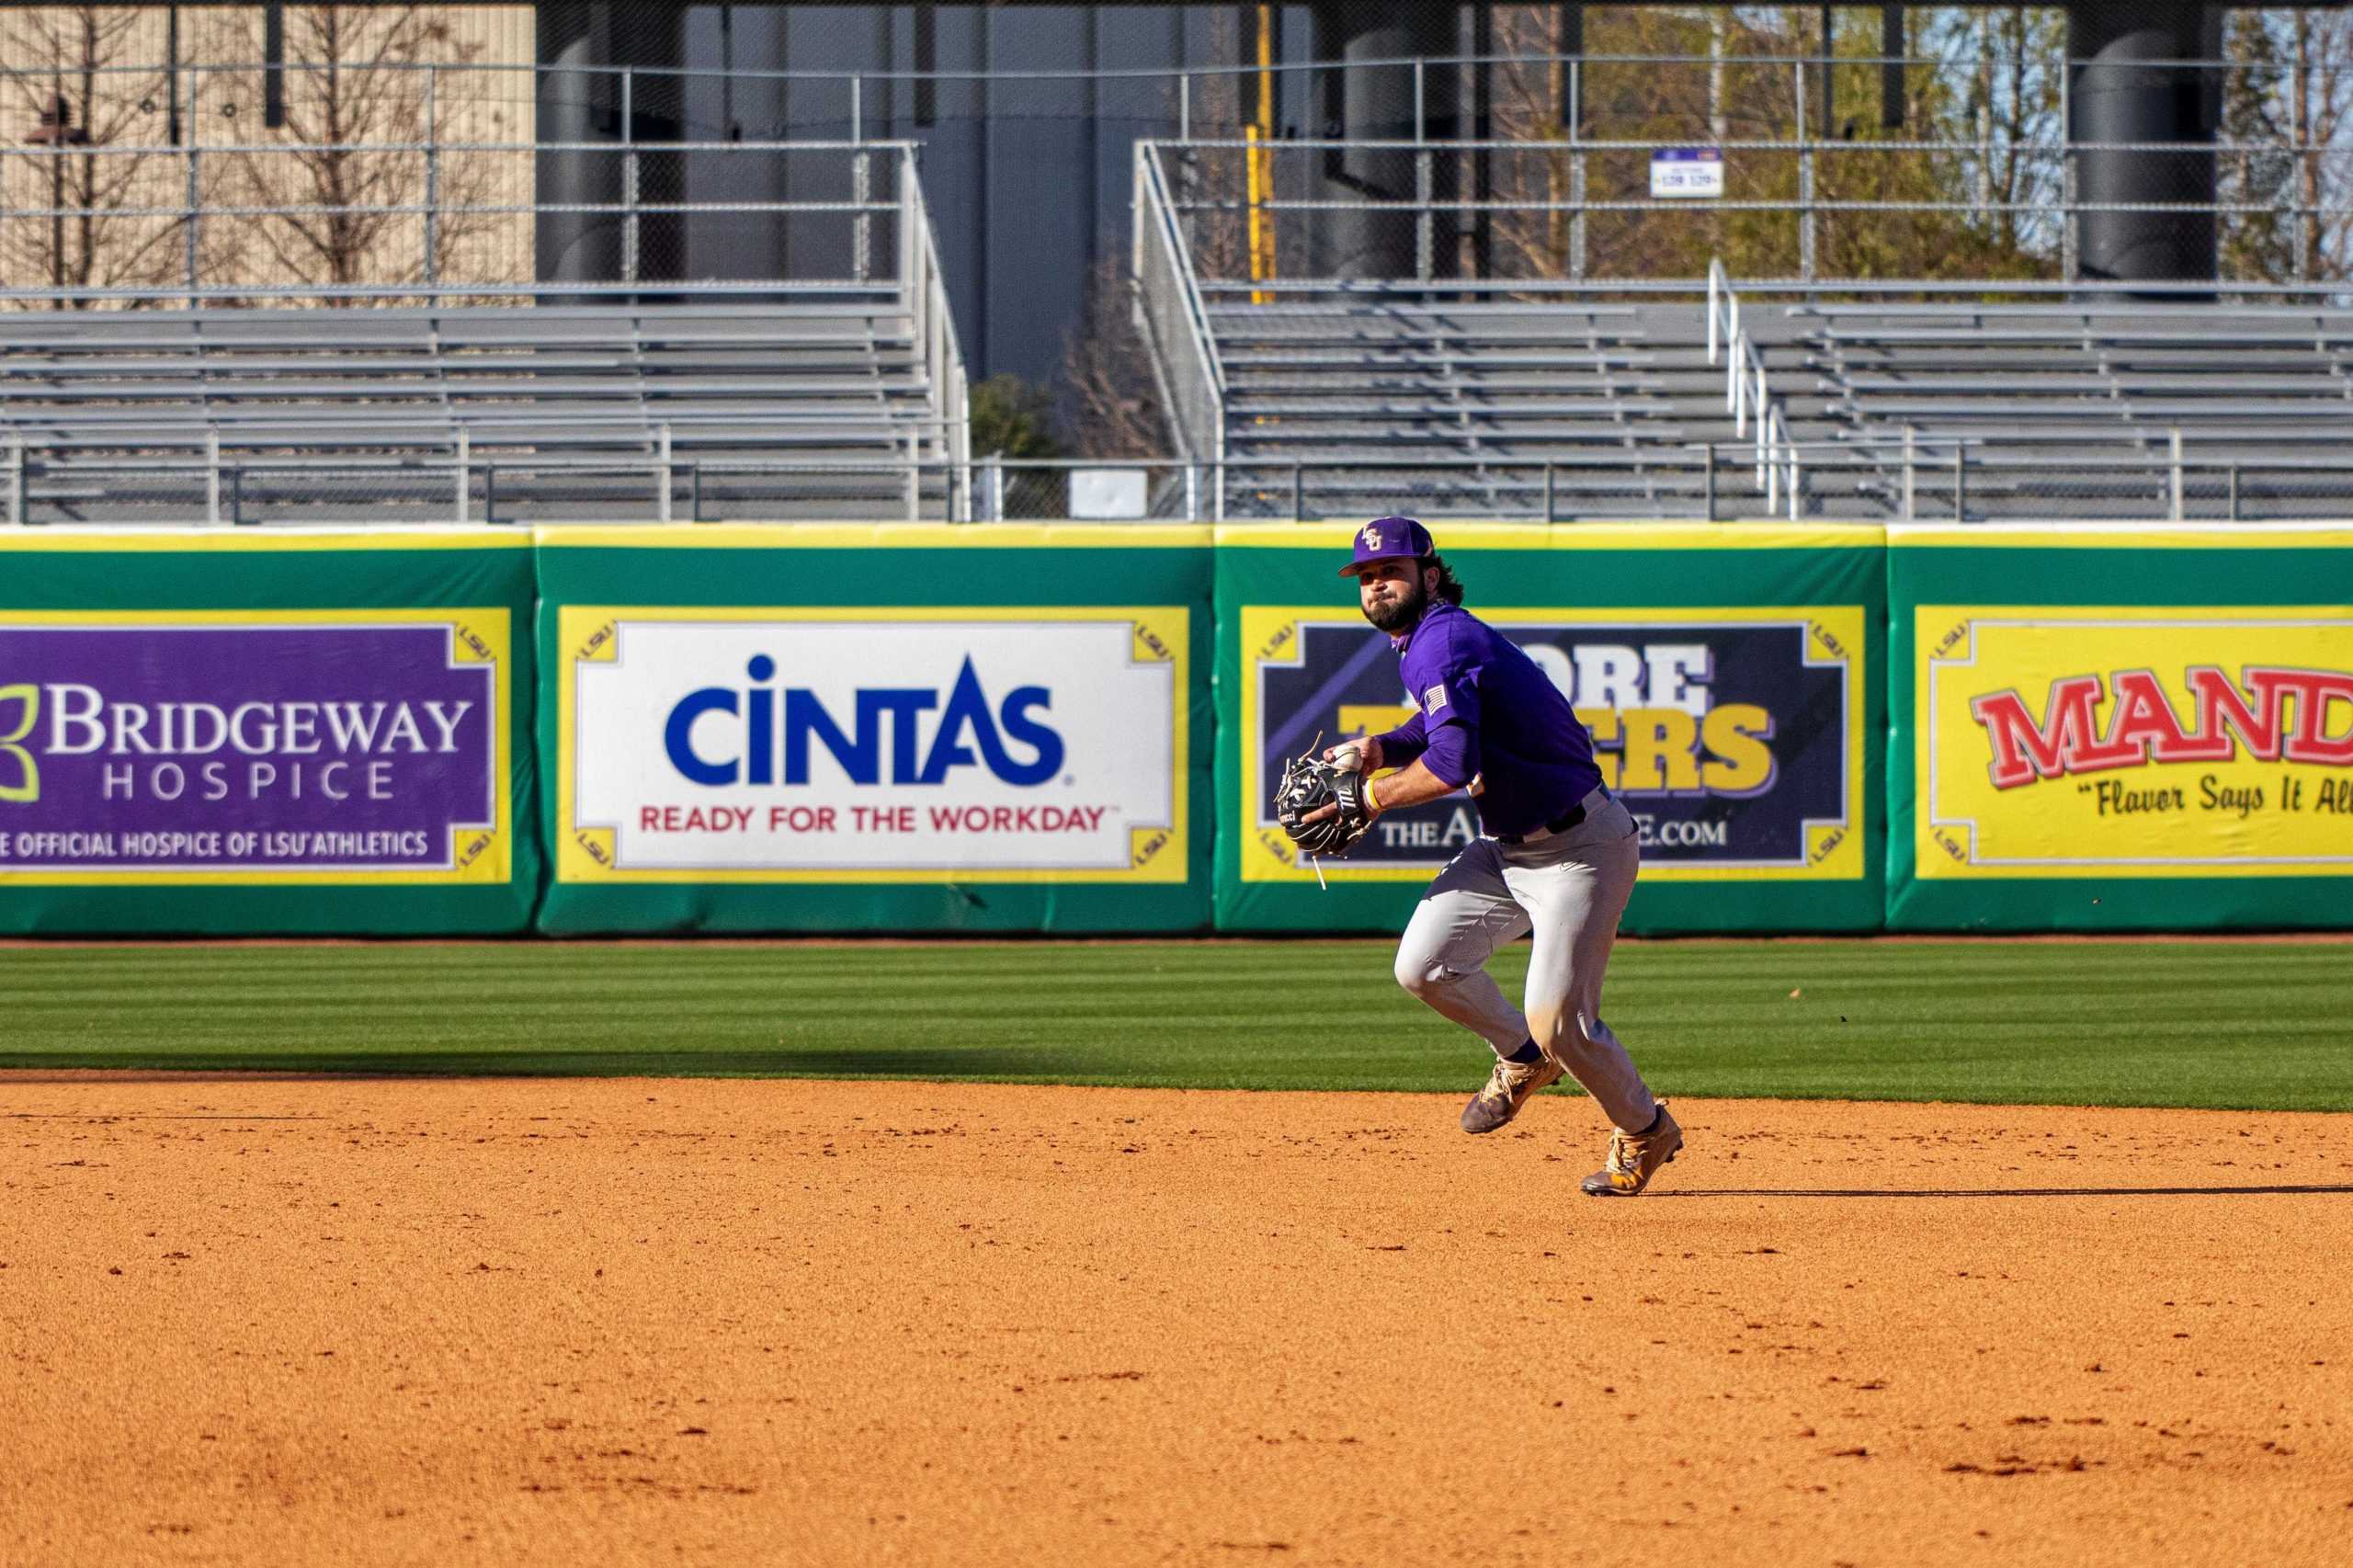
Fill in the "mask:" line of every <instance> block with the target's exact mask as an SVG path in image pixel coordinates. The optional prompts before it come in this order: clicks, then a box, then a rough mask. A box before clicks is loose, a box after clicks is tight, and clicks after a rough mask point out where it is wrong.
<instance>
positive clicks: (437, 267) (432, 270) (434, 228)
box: [425, 65, 465, 522]
mask: <svg viewBox="0 0 2353 1568" xmlns="http://www.w3.org/2000/svg"><path fill="white" fill-rule="evenodd" d="M439 79H440V73H439V72H438V71H437V70H435V69H434V68H433V67H432V66H430V65H428V66H426V68H425V280H426V282H427V283H438V282H440V281H441V262H440V250H441V142H440V136H439V134H438V131H437V129H436V126H435V115H434V98H435V96H436V93H435V87H436V84H437V83H438V81H439ZM458 520H459V521H460V522H463V521H464V520H465V518H464V517H463V516H462V515H461V516H460V517H459V519H458Z"/></svg>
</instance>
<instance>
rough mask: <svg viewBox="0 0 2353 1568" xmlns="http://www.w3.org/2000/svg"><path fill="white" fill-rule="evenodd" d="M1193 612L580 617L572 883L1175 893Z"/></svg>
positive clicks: (584, 612)
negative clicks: (1072, 886) (918, 884)
mask: <svg viewBox="0 0 2353 1568" xmlns="http://www.w3.org/2000/svg"><path fill="white" fill-rule="evenodd" d="M1187 619H1188V615H1187V610H1186V608H1184V607H1182V606H1175V605H1165V606H1153V607H1129V608H1116V609H1114V608H970V607H966V608H953V609H933V608H893V609H887V610H859V611H843V610H836V609H827V608H800V609H794V608H734V607H729V608H670V609H648V608H609V607H604V606H596V605H567V606H565V607H564V608H563V614H562V619H561V622H560V628H561V630H560V642H559V646H560V648H561V649H562V651H563V653H562V657H563V690H562V697H561V702H562V710H561V725H562V728H561V733H562V735H563V741H562V746H563V754H562V759H561V761H562V769H561V773H560V775H559V779H560V782H559V790H560V799H559V806H560V812H561V821H562V823H563V836H562V838H561V840H560V842H559V845H558V852H557V862H556V864H557V875H558V877H559V879H560V880H562V881H590V882H593V881H777V882H791V881H873V880H902V881H927V880H937V879H938V878H941V877H953V878H957V879H961V880H965V881H982V882H985V881H1058V880H1071V881H1146V882H1148V881H1184V880H1185V877H1186V874H1187V873H1186V856H1185V849H1184V841H1183V840H1184V825H1183V824H1184V820H1185V816H1184V808H1185V794H1186V771H1187V767H1186V744H1187V736H1186V734H1185V730H1184V726H1183V725H1182V724H1181V723H1180V722H1179V719H1180V714H1181V710H1182V697H1183V693H1184V691H1185V686H1186V671H1185V665H1186V662H1187V653H1186V649H1187V647H1188V641H1189V639H1188V630H1187Z"/></svg>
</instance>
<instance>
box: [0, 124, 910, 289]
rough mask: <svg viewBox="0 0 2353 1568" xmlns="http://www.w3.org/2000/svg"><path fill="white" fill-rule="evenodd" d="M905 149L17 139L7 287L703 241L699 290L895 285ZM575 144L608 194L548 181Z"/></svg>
mask: <svg viewBox="0 0 2353 1568" xmlns="http://www.w3.org/2000/svg"><path fill="white" fill-rule="evenodd" d="M898 154H899V149H897V148H896V147H893V146H889V145H883V144H876V143H842V142H696V143H665V144H662V145H660V146H658V147H649V148H639V147H631V146H621V147H616V146H613V145H611V144H609V143H605V142H558V143H544V142H541V143H533V142H506V143H488V142H455V143H440V142H426V143H420V144H415V145H395V146H386V145H368V144H359V143H340V144H318V145H287V144H278V143H264V144H229V145H223V146H211V147H199V146H190V147H188V148H186V149H181V150H177V151H173V152H169V153H165V152H162V151H159V150H157V149H153V148H141V147H82V148H46V147H10V146H0V258H6V259H7V261H8V266H7V267H6V272H5V274H0V303H5V304H13V305H15V306H17V307H18V308H44V307H48V308H53V307H56V306H59V305H63V304H72V305H75V306H77V307H86V306H88V305H90V304H93V303H103V302H108V301H129V300H161V299H166V298H169V297H172V296H174V295H176V296H178V297H180V298H183V299H203V298H208V297H211V298H219V297H229V296H242V297H248V298H268V297H278V298H306V297H312V298H325V297H331V292H332V291H335V290H374V291H376V292H377V293H378V294H379V295H380V296H382V297H391V296H392V295H396V294H397V291H398V290H403V289H407V288H416V289H419V290H429V291H432V292H434V293H436V294H438V295H440V296H441V297H443V298H445V299H446V298H449V297H450V296H452V295H460V296H462V295H463V294H464V292H465V291H466V290H469V289H479V290H483V291H484V292H485V293H486V294H489V293H506V292H507V291H509V290H513V289H514V288H517V287H518V286H519V287H528V286H530V285H533V284H535V283H538V282H540V281H542V280H551V281H557V282H578V283H583V284H589V283H616V284H629V285H640V284H644V285H653V284H662V283H671V284H676V283H679V282H682V281H684V280H686V279H688V278H689V277H691V276H692V274H691V271H690V268H691V264H692V260H693V258H695V257H700V258H702V260H703V262H704V263H705V264H706V268H707V270H706V271H705V273H704V275H703V276H701V277H700V278H697V279H695V281H694V283H693V285H692V286H693V287H696V288H699V289H710V288H712V287H714V286H723V287H728V288H733V289H736V290H742V289H743V288H744V287H745V285H759V284H785V283H790V284H795V285H808V284H813V283H828V282H839V283H849V284H860V285H888V284H890V283H892V281H894V280H895V279H896V278H897V277H898V276H899V266H900V259H901V256H902V252H901V236H900V233H899V222H900V214H901V209H902V207H903V205H904V202H903V192H902V189H901V183H900V182H901V178H902V174H903V171H904V159H903V158H902V157H900V156H899V155H898ZM559 159H561V160H565V161H566V162H567V164H568V167H569V173H570V182H571V183H572V184H574V186H576V187H579V188H581V189H583V190H585V191H587V192H589V193H591V194H593V195H595V196H596V197H597V198H598V199H594V200H584V201H537V200H534V199H533V190H534V182H535V180H536V179H537V178H538V177H539V174H538V171H539V170H540V168H541V167H542V165H545V164H546V163H547V162H549V161H551V160H559ZM688 159H693V160H697V162H695V163H693V164H691V165H690V164H689V163H688V161H687V160H688ZM91 189H104V190H108V191H112V192H115V193H116V199H114V201H113V204H112V205H110V206H108V207H106V208H104V209H103V210H99V209H94V208H91V207H89V206H87V205H83V204H78V203H77V198H76V194H75V193H76V192H82V191H87V190H91ZM698 191H700V192H702V195H701V196H700V197H699V198H698V196H697V194H696V193H697V192H698ZM59 258H62V261H63V264H62V265H59V264H58V260H59ZM543 264H544V265H543ZM61 279H62V281H61ZM313 288H316V289H318V290H327V291H329V292H327V293H318V294H313V293H312V292H311V290H313Z"/></svg>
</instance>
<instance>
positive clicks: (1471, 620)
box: [1381, 599, 1601, 835]
mask: <svg viewBox="0 0 2353 1568" xmlns="http://www.w3.org/2000/svg"><path fill="white" fill-rule="evenodd" d="M1391 641H1392V642H1395V643H1396V645H1397V648H1398V651H1399V653H1401V654H1402V655H1403V659H1402V661H1401V665H1402V673H1403V675H1404V679H1405V690H1406V693H1407V695H1408V696H1409V697H1411V698H1412V699H1413V702H1414V707H1415V713H1414V716H1413V717H1412V718H1411V719H1409V720H1407V721H1406V722H1404V724H1403V725H1401V726H1399V727H1398V728H1396V729H1394V730H1392V731H1390V732H1389V733H1386V734H1384V735H1382V736H1381V761H1382V762H1383V764H1384V765H1386V766H1389V767H1404V766H1405V765H1406V764H1407V763H1409V762H1412V761H1413V760H1414V759H1415V757H1421V758H1422V759H1423V760H1424V762H1425V763H1426V764H1427V767H1428V768H1429V770H1430V771H1431V772H1432V773H1434V774H1436V775H1437V776H1438V778H1439V779H1440V780H1441V781H1442V782H1445V783H1448V784H1453V785H1457V786H1461V785H1464V784H1468V783H1469V782H1470V781H1471V779H1472V777H1473V776H1474V775H1483V776H1484V792H1483V794H1481V795H1480V796H1479V799H1478V803H1479V821H1480V823H1481V824H1482V825H1483V827H1484V828H1485V829H1486V831H1487V832H1489V833H1491V834H1495V835H1504V834H1522V833H1529V832H1533V831H1534V830H1536V829H1538V828H1540V827H1542V826H1543V825H1544V824H1546V823H1549V822H1552V821H1554V820H1556V819H1558V818H1559V817H1561V816H1562V815H1563V814H1564V813H1566V812H1568V810H1569V809H1570V808H1571V807H1573V806H1574V805H1575V804H1576V803H1577V802H1578V801H1582V800H1584V799H1585V798H1586V795H1587V794H1588V793H1590V792H1591V791H1592V790H1593V789H1594V787H1595V786H1596V785H1597V784H1599V783H1600V782H1601V770H1600V768H1598V767H1596V766H1595V765H1594V760H1593V737H1592V736H1591V735H1590V734H1588V733H1586V727H1585V725H1584V724H1582V723H1580V722H1578V720H1577V716H1576V714H1575V713H1574V712H1573V711H1572V710H1570V708H1569V701H1568V699H1567V698H1565V697H1563V696H1562V695H1561V692H1560V688H1559V687H1555V686H1554V685H1553V684H1552V681H1551V680H1550V679H1548V678H1547V677H1546V676H1545V674H1544V672H1543V671H1542V670H1540V669H1538V668H1537V667H1536V661H1535V660H1533V659H1530V658H1529V656H1528V655H1527V654H1526V653H1522V652H1521V651H1520V649H1519V647H1518V644H1517V643H1514V642H1511V641H1510V640H1509V639H1507V638H1506V637H1505V636H1504V635H1503V634H1502V633H1501V632H1499V631H1495V628H1493V627H1491V626H1489V625H1488V624H1487V623H1486V622H1485V621H1483V620H1481V619H1479V618H1478V617H1477V616H1475V615H1472V613H1471V612H1470V611H1468V610H1465V609H1462V608H1460V607H1458V606H1455V605H1450V604H1448V603H1446V602H1445V601H1444V600H1442V599H1433V600H1431V602H1430V607H1429V608H1428V609H1427V611H1425V612H1424V613H1423V615H1422V619H1421V620H1420V622H1419V623H1418V624H1416V625H1415V628H1414V629H1413V630H1412V631H1409V632H1407V633H1406V634H1405V635H1404V636H1403V637H1399V638H1392V639H1391Z"/></svg>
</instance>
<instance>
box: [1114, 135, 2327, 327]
mask: <svg viewBox="0 0 2353 1568" xmlns="http://www.w3.org/2000/svg"><path fill="white" fill-rule="evenodd" d="M1695 151H1702V152H1704V153H1707V154H1709V156H1708V157H1707V159H1706V160H1705V162H1704V165H1702V166H1704V167H1706V168H1707V169H1708V170H1709V171H1710V173H1709V176H1708V184H1707V186H1706V189H1707V190H1708V191H1709V194H1707V195H1705V196H1700V197H1693V196H1688V195H1686V196H1666V195H1662V194H1661V193H1660V191H1661V172H1662V170H1663V169H1672V168H1679V167H1684V166H1689V165H1692V164H1699V162H1700V161H1699V160H1697V159H1693V160H1689V161H1688V163H1687V162H1686V160H1684V158H1683V156H1682V155H1683V154H1686V153H1693V152H1695ZM1156 152H1157V153H1158V155H1159V156H1160V158H1161V159H1162V161H1163V163H1164V165H1165V166H1168V167H1169V168H1171V169H1172V171H1173V172H1171V173H1170V174H1169V176H1167V184H1168V186H1169V187H1170V188H1171V189H1172V191H1173V192H1174V195H1173V199H1172V206H1173V209H1174V210H1175V212H1176V218H1177V222H1178V223H1179V225H1180V227H1181V229H1182V232H1183V233H1185V234H1186V236H1187V238H1188V245H1189V248H1190V253H1191V255H1192V256H1193V257H1194V259H1195V262H1196V265H1197V267H1198V268H1199V277H1200V278H1202V279H1203V280H1205V281H1215V282H1223V283H1243V282H1247V283H1254V284H1259V285H1263V286H1265V289H1266V291H1267V292H1268V293H1273V292H1279V291H1280V289H1281V286H1283V285H1285V284H1292V285H1298V286H1304V287H1312V286H1314V285H1316V284H1319V283H1328V282H1332V281H1341V280H1386V281H1396V282H1415V281H1418V282H1430V281H1434V280H1444V279H1466V278H1467V279H1492V280H1497V281H1505V282H1510V281H1521V280H1526V281H1542V280H1570V281H1575V282H1580V283H1582V282H1587V281H1594V282H1600V281H1610V280H1627V281H1634V280H1655V279H1697V278H1701V277H1704V276H1705V275H1706V272H1707V268H1708V265H1709V263H1710V261H1711V259H1714V260H1721V261H1722V263H1723V265H1724V266H1725V267H1727V268H1728V269H1729V270H1730V271H1732V272H1733V274H1735V275H1736V276H1739V277H1743V278H1752V279H1789V280H1794V281H1817V280H1825V279H1841V278H1855V279H1864V278H1921V279H1941V278H1970V279H1978V280H1983V281H1985V282H1987V283H1989V284H1994V283H2000V282H2003V281H2012V280H2018V281H2023V280H2029V279H2033V280H2040V281H2045V282H2060V281H2065V280H2068V279H2070V278H2075V277H2076V276H2078V273H2079V266H2078V257H2079V255H2080V251H2081V243H2080V237H2079V236H2080V233H2081V232H2082V227H2083V224H2084V222H2085V221H2086V218H2090V217H2097V215H2101V214H2120V213H2142V214H2149V215H2153V216H2157V217H2161V218H2165V219H2167V220H2169V221H2170V220H2180V221H2184V222H2189V221H2197V222H2211V224H2212V225H2213V226H2214V228H2215V232H2216V233H2217V234H2218V235H2219V238H2220V244H2219V248H2218V250H2217V253H2216V255H2217V259H2218V265H2219V269H2220V280H2221V281H2222V282H2225V283H2229V282H2265V281H2272V280H2274V279H2273V278H2272V277H2271V274H2272V272H2273V270H2275V269H2274V267H2271V266H2270V265H2269V264H2268V260H2267V258H2268V257H2269V256H2270V253H2269V252H2268V251H2267V249H2266V248H2265V246H2264V245H2263V244H2258V243H2257V242H2258V241H2259V240H2261V239H2262V238H2263V237H2264V236H2265V235H2268V234H2270V233H2273V232H2274V231H2279V232H2282V233H2284V234H2285V235H2286V236H2287V237H2286V238H2285V239H2284V240H2283V242H2282V244H2280V246H2279V254H2280V255H2282V256H2287V257H2289V258H2290V261H2291V262H2292V263H2293V265H2291V266H2290V267H2289V268H2288V270H2289V272H2290V275H2291V277H2292V278H2293V280H2295V281H2298V282H2305V281H2310V282H2314V283H2322V284H2327V283H2335V282H2342V281H2345V280H2346V279H2347V278H2348V276H2353V273H2348V265H2349V264H2353V258H2348V256H2347V253H2346V251H2345V248H2344V247H2343V246H2341V245H2331V246H2328V247H2325V248H2317V249H2316V248H2314V247H2313V246H2312V245H2310V244H2306V243H2303V241H2302V240H2301V239H2299V238H2298V237H2297V236H2298V235H2299V234H2302V233H2312V234H2335V233H2340V232H2342V231H2343V230H2344V229H2345V228H2346V227H2347V223H2348V222H2353V146H2346V147H2317V146H2304V147H2279V148H2268V149H2262V150H2256V149H2248V148H2233V147H2224V148H2222V149H2221V150H2220V151H2219V152H2218V153H2217V154H2216V156H2217V157H2218V158H2219V159H2221V161H2222V168H2223V170H2224V171H2225V172H2226V173H2228V175H2229V177H2227V178H2223V179H2221V180H2220V181H2218V183H2217V184H2216V186H2215V189H2214V193H2213V195H2212V196H2211V199H2197V200H2192V199H2187V198H2186V197H2185V199H2181V200H2174V201H2144V202H2130V201H2091V200H2086V199H2082V198H2081V197H2079V196H2077V195H2075V190H2076V184H2077V182H2076V181H2075V178H2074V176H2073V174H2072V172H2071V171H2072V169H2073V167H2074V165H2075V162H2076V161H2078V160H2080V159H2082V158H2084V157H2085V156H2086V155H2091V154H2099V153H2119V154H2123V155H2140V154H2154V153H2163V154H2165V156H2166V157H2168V158H2171V157H2172V156H2173V155H2174V153H2175V152H2176V149H2174V148H2173V146H2172V144H2170V143H2080V144H2077V145H2075V146H2074V147H2066V146H2059V145H2053V146H2044V147H2020V148H2015V149H2011V150H2009V151H2008V152H2007V153H2006V157H2007V159H2008V160H2009V162H2010V164H2011V165H2013V168H2014V170H2015V171H2016V174H2017V175H2018V176H2019V179H2020V181H2022V182H2023V184H2024V185H2025V186H2026V187H2027V188H2025V189H2023V190H2020V189H2011V190H2003V189H2000V188H1998V187H1995V186H1994V185H1993V184H1992V183H1991V182H1988V181H1986V180H1984V179H1983V178H1982V177H1981V176H1982V175H1983V172H1984V166H1983V163H1982V159H1981V158H1980V155H1979V153H1978V152H1977V151H1976V150H1975V149H1972V148H1961V147H1953V146H1950V145H1947V144H1942V143H1935V142H1822V143H1790V142H1733V143H1723V144H1718V145H1714V146H1711V147H1708V148H1705V149H1693V148H1691V147H1690V146H1689V145H1688V144H1686V143H1678V142H1665V141H1659V142H1632V143H1624V142H1548V143H1530V142H1472V143H1467V144H1466V143H1463V142H1303V141H1302V142H1276V143H1271V144H1269V143H1262V142H1251V141H1223V142H1200V141H1195V142H1170V143H1162V144H1160V145H1159V147H1158V148H1157V149H1156ZM2282 161H2294V162H2296V163H2298V164H2299V165H2303V166H2305V167H2308V168H2310V169H2311V170H2313V172H2314V174H2315V176H2316V177H2317V184H2318V188H2319V189H2320V190H2321V191H2322V192H2324V193H2325V194H2324V196H2323V197H2322V198H2321V199H2317V200H2315V201H2314V202H2313V204H2312V205H2310V206H2283V205H2281V204H2280V203H2279V202H2277V201H2273V200H2269V199H2259V197H2260V192H2259V190H2258V189H2257V188H2256V187H2257V186H2259V184H2260V181H2253V180H2251V179H2250V178H2249V177H2246V176H2244V174H2243V171H2247V170H2260V169H2262V168H2264V167H2266V166H2268V165H2276V164H2278V163H2279V162H2282ZM2044 187H2048V188H2049V190H2050V191H2051V192H2052V194H2050V195H2047V196H2046V195H2045V194H2043V190H2044ZM1718 193H1720V194H1718ZM2251 198H2257V199H2251ZM2271 259H2276V258H2271ZM2315 269H2316V270H2315Z"/></svg>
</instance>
